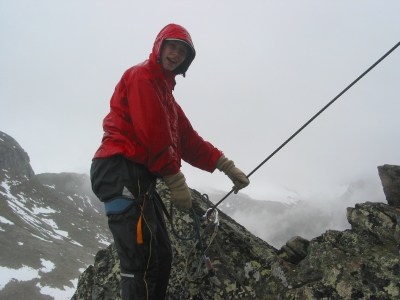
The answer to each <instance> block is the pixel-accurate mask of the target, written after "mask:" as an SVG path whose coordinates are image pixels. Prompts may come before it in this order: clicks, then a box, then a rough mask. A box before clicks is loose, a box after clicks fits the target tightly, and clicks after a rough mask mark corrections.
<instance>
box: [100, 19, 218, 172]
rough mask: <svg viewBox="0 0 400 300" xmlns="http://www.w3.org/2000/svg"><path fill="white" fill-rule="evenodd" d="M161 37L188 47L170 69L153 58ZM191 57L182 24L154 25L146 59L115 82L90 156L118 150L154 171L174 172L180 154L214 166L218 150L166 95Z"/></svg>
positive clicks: (210, 168)
mask: <svg viewBox="0 0 400 300" xmlns="http://www.w3.org/2000/svg"><path fill="white" fill-rule="evenodd" d="M167 38H173V39H179V40H183V41H185V42H186V43H188V44H189V45H190V46H191V47H192V51H191V53H189V54H188V57H187V59H186V60H185V61H184V62H183V63H182V65H181V66H180V67H178V69H177V70H175V71H174V73H172V72H169V71H167V70H164V69H163V68H162V66H161V64H160V63H158V62H159V58H160V51H161V45H162V43H163V41H164V40H165V39H167ZM194 57H195V50H194V46H193V42H192V40H191V38H190V35H189V33H188V32H187V31H186V29H184V28H183V27H181V26H179V25H176V24H169V25H167V26H166V27H164V28H163V29H162V30H161V31H160V33H159V34H158V36H157V38H156V40H155V42H154V46H153V50H152V53H151V54H150V56H149V59H148V60H146V61H144V62H143V63H141V64H138V65H136V66H134V67H131V68H130V69H128V70H127V71H126V72H125V73H124V74H123V76H122V78H121V80H120V82H119V83H118V84H117V86H116V88H115V91H114V94H113V96H112V98H111V101H110V112H109V114H108V115H107V116H106V117H105V118H104V121H103V129H104V136H103V139H102V143H101V145H100V147H99V149H98V150H97V152H96V153H95V155H94V158H105V157H110V156H113V155H118V154H119V155H123V156H124V157H125V158H127V159H129V160H131V161H134V162H136V163H140V164H143V165H145V166H147V168H148V169H149V170H150V172H151V173H153V174H155V175H158V176H167V175H173V174H176V173H178V171H179V170H180V168H181V159H183V160H185V161H186V162H188V163H189V164H191V165H193V166H195V167H197V168H200V169H203V170H205V171H209V172H213V171H214V170H215V168H216V164H217V160H218V159H219V158H220V157H221V155H222V152H221V151H220V150H218V149H217V148H215V147H214V146H213V145H212V144H211V143H209V142H207V141H205V140H203V138H202V137H200V136H199V134H198V133H197V132H196V131H195V130H194V129H193V128H192V125H191V124H190V122H189V120H188V119H187V117H186V116H185V114H184V112H183V110H182V109H181V107H180V106H179V105H178V103H176V101H175V99H174V96H173V95H172V90H173V89H174V86H175V76H176V75H177V74H183V75H185V73H186V71H187V69H188V68H189V66H190V64H191V62H192V61H193V59H194Z"/></svg>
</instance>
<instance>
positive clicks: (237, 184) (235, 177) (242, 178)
mask: <svg viewBox="0 0 400 300" xmlns="http://www.w3.org/2000/svg"><path fill="white" fill-rule="evenodd" d="M217 169H218V170H220V171H221V172H224V173H225V175H227V176H228V177H229V178H230V179H231V180H232V182H233V184H234V186H233V190H234V192H235V194H237V193H238V192H239V190H241V189H242V188H245V187H246V186H248V185H249V184H250V181H249V179H248V178H247V176H246V174H244V173H243V172H242V171H241V170H239V169H238V168H236V167H235V164H234V162H233V161H232V160H230V159H227V158H226V157H225V155H222V156H221V157H220V158H219V160H218V161H217Z"/></svg>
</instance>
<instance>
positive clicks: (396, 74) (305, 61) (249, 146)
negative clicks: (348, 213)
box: [0, 0, 400, 200]
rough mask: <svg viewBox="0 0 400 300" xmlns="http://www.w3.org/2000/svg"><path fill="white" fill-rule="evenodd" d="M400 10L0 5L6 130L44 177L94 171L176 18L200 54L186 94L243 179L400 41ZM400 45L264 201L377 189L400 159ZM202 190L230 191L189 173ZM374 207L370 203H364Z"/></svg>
mask: <svg viewBox="0 0 400 300" xmlns="http://www.w3.org/2000/svg"><path fill="white" fill-rule="evenodd" d="M399 12H400V1H395V0H393V1H389V0H385V1H368V0H357V1H349V0H346V1H341V0H336V1H321V0H318V1H317V0H315V1H311V0H310V1H299V0H296V1H294V0H293V1H265V0H264V1H232V0H221V1H207V0H203V1H183V0H181V1H178V0H169V1H133V0H130V1H127V0H124V1H123V0H120V1H105V0H103V1H99V0H96V1H94V0H88V1H54V0H48V1H43V0H38V1H22V0H15V1H7V0H0V40H1V47H0V107H1V110H0V130H1V131H4V132H5V133H7V134H9V135H11V136H12V137H14V138H15V139H16V140H17V141H18V142H19V143H20V145H21V146H22V147H23V148H24V149H25V150H26V151H27V153H28V154H29V156H30V159H31V164H32V167H33V169H34V171H35V172H36V173H43V172H67V171H68V172H79V173H88V172H89V168H90V163H91V158H92V156H93V154H94V152H95V151H96V149H97V147H98V146H99V143H100V140H101V137H102V127H101V124H102V119H103V117H104V116H105V114H106V113H107V112H108V110H109V100H110V97H111V95H112V93H113V91H114V87H115V85H116V84H117V82H118V80H119V79H120V77H121V75H122V73H123V72H124V71H125V70H126V69H127V68H129V67H130V66H132V65H134V64H137V63H139V62H141V61H143V60H145V59H147V57H148V55H149V53H150V51H151V48H152V45H153V42H154V39H155V37H156V35H157V34H158V32H159V31H160V29H161V28H162V27H164V26H165V25H166V24H168V23H178V24H181V25H183V26H184V27H186V28H187V29H188V31H189V32H190V34H191V36H192V39H193V41H194V44H195V48H196V51H197V56H196V59H195V60H194V62H193V64H192V66H191V67H190V69H189V71H188V72H187V76H186V78H183V77H178V78H177V86H176V88H175V98H176V100H177V101H178V103H180V105H181V106H182V107H183V109H184V111H185V112H186V114H187V116H188V117H189V119H190V120H191V122H192V125H193V126H194V128H195V129H196V130H197V131H198V132H199V133H200V135H202V136H203V137H204V138H205V139H206V140H209V141H210V142H211V143H213V144H214V145H215V146H217V147H218V148H219V149H221V150H223V151H224V153H225V154H226V156H227V157H229V158H231V159H233V160H234V161H235V162H236V165H237V166H238V167H239V168H241V169H242V170H243V171H244V172H245V173H249V172H250V171H251V170H253V169H254V168H255V167H256V166H257V165H258V164H259V163H260V162H261V161H263V160H264V159H265V158H266V157H267V156H268V155H269V154H270V153H272V152H273V151H274V150H275V149H276V148H277V147H278V146H279V145H280V144H281V143H283V142H284V141H285V140H286V139H287V138H288V137H289V136H290V135H291V134H292V133H294V132H295V131H296V130H297V129H298V128H299V127H300V126H301V125H303V124H304V123H305V122H306V121H307V120H308V119H309V118H310V117H311V116H312V115H314V114H315V113H316V112H317V111H319V110H320V109H321V108H322V107H323V106H324V105H325V104H326V103H328V102H329V101H330V100H331V99H333V97H335V96H336V95H337V94H338V93H339V92H340V91H342V90H343V89H344V88H345V87H346V86H347V85H348V84H349V83H351V82H352V81H353V80H354V79H355V78H356V77H357V76H359V75H360V74H361V73H362V72H364V71H365V70H366V69H367V68H368V67H369V66H371V65H372V64H373V63H374V62H375V61H376V60H377V59H379V58H380V57H381V56H382V55H383V54H384V53H385V52H386V51H388V50H389V49H390V48H391V47H393V46H394V45H395V44H396V43H397V42H399V40H400V19H399ZM399 78H400V49H397V50H396V51H394V52H393V53H392V54H391V55H390V56H389V57H388V58H387V59H385V60H384V61H383V62H382V63H381V64H380V65H378V66H377V67H376V68H375V69H374V70H373V71H372V72H371V73H369V74H368V75H367V76H366V77H364V79H362V80H361V81H360V82H359V83H357V84H356V85H355V86H354V87H353V88H352V89H351V90H350V91H348V92H347V93H346V94H345V95H344V96H342V97H341V98H340V99H339V100H338V101H337V102H336V103H335V104H334V105H333V106H331V107H330V108H329V109H328V110H327V111H325V112H324V113H323V114H322V115H321V116H320V117H318V118H317V119H316V120H315V121H314V122H313V123H312V124H311V125H310V126H309V127H307V128H306V129H305V130H304V131H303V132H302V133H300V134H299V135H298V136H297V137H296V138H295V139H294V140H292V142H290V143H289V144H288V145H286V146H285V148H283V149H282V150H281V151H280V152H279V153H278V154H277V155H275V156H274V157H273V158H272V159H271V160H270V161H269V162H267V163H266V164H265V165H264V166H263V167H262V168H261V169H260V170H259V171H257V172H256V173H255V174H254V175H252V177H251V178H250V179H251V185H250V186H249V187H248V188H247V189H246V190H244V191H243V192H245V193H248V194H249V195H252V196H253V197H256V198H271V195H274V194H279V193H281V192H282V193H287V190H291V191H295V192H296V193H303V194H307V193H309V194H313V193H319V192H324V191H329V192H331V191H335V190H336V189H338V188H339V189H340V186H343V185H347V184H348V183H349V182H352V181H355V180H358V179H363V178H372V180H375V182H378V181H379V178H378V173H377V169H376V168H377V166H378V165H382V164H400V150H399V146H400V130H399V128H400V118H399V112H400V101H399V95H400V84H399ZM182 170H183V172H184V173H185V175H186V177H187V181H188V183H189V185H190V186H191V187H194V188H196V189H199V190H200V191H201V192H204V193H207V192H209V191H210V190H212V189H219V190H222V191H224V190H225V191H226V192H228V191H229V190H230V188H231V184H230V182H229V181H228V180H227V178H226V177H225V176H222V174H217V173H219V172H216V173H214V174H209V173H206V172H204V171H199V170H197V169H194V168H193V167H191V166H188V165H184V166H183V169H182ZM366 200H368V199H366Z"/></svg>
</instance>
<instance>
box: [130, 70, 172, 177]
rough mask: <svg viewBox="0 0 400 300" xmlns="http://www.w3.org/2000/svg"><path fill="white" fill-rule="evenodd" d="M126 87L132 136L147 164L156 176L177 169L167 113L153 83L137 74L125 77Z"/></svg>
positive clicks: (169, 173)
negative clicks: (140, 147)
mask: <svg viewBox="0 0 400 300" xmlns="http://www.w3.org/2000/svg"><path fill="white" fill-rule="evenodd" d="M127 87H128V89H127V97H128V105H129V113H130V118H131V121H132V123H133V124H134V128H135V135H136V136H135V139H136V140H137V142H138V143H139V144H140V146H142V147H143V148H144V149H145V151H146V152H147V153H146V154H147V155H146V156H147V162H146V166H147V168H148V169H149V170H150V172H151V173H153V174H156V175H160V176H165V175H171V174H176V173H178V171H179V169H180V160H179V159H177V154H176V151H174V149H173V147H172V146H171V145H172V136H171V129H170V126H169V122H168V117H167V113H166V111H165V107H164V105H163V104H162V99H161V98H160V95H159V93H158V92H157V90H156V87H155V86H154V85H153V84H152V82H151V80H150V79H147V78H140V77H139V78H136V79H131V80H129V83H128V84H127Z"/></svg>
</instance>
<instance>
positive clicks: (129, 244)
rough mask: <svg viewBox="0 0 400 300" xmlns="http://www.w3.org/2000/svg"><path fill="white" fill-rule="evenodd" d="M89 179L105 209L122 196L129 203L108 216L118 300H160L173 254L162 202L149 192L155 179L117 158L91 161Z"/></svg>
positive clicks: (124, 159) (133, 164) (139, 168)
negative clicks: (118, 276)
mask: <svg viewBox="0 0 400 300" xmlns="http://www.w3.org/2000/svg"><path fill="white" fill-rule="evenodd" d="M90 178H91V182H92V189H93V192H94V193H95V194H96V195H97V197H98V198H99V199H100V200H101V201H103V202H105V203H106V206H107V203H108V204H110V202H111V201H113V200H116V199H117V200H118V199H120V198H123V199H125V200H127V199H128V200H130V201H131V202H132V203H130V204H129V205H128V206H125V204H126V202H123V203H125V204H124V205H123V209H121V210H119V209H118V206H117V207H116V208H117V209H112V211H113V212H112V213H108V225H109V227H110V230H111V233H112V234H113V237H114V243H115V246H116V248H117V251H118V256H119V259H120V263H121V294H122V295H121V296H122V299H123V300H133V299H135V300H142V299H146V300H153V299H154V300H162V299H164V298H165V294H166V290H167V286H168V280H169V276H170V273H171V263H172V250H171V242H170V240H169V237H168V232H167V228H166V225H165V219H164V215H163V210H162V206H161V202H160V201H161V199H160V198H159V195H158V194H157V193H156V192H155V190H154V188H152V187H154V184H155V181H156V177H155V176H154V175H152V174H151V173H150V172H149V171H148V169H147V168H146V167H145V166H143V165H139V164H136V163H134V162H132V161H130V160H128V159H126V158H124V157H123V156H120V155H116V156H112V157H107V158H98V159H94V160H93V162H92V166H91V170H90ZM114 203H115V202H114ZM114 208H115V207H114Z"/></svg>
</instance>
